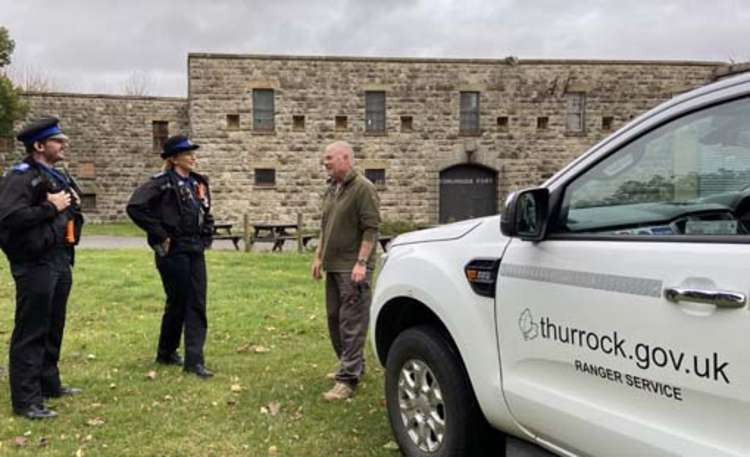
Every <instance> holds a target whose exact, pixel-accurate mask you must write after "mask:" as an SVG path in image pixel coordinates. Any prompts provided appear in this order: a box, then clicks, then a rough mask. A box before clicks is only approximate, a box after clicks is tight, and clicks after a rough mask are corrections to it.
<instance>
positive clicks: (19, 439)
mask: <svg viewBox="0 0 750 457" xmlns="http://www.w3.org/2000/svg"><path fill="white" fill-rule="evenodd" d="M28 441H29V440H28V439H27V438H26V437H23V436H17V437H16V438H15V439H14V440H13V442H14V443H16V446H19V447H21V446H26V443H27V442H28Z"/></svg>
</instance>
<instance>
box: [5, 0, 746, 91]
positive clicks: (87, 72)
mask: <svg viewBox="0 0 750 457" xmlns="http://www.w3.org/2000/svg"><path fill="white" fill-rule="evenodd" d="M0 26H5V27H6V28H7V29H8V30H9V31H10V34H11V38H13V39H14V40H15V42H16V50H15V52H14V54H13V64H12V68H11V70H12V71H14V72H15V73H16V74H24V73H25V74H32V75H34V74H36V75H43V76H46V77H47V78H48V79H49V80H50V81H51V83H52V84H53V86H54V88H56V89H62V90H65V91H71V92H86V93H122V92H123V90H124V85H125V83H126V82H127V81H128V80H129V79H130V80H132V78H133V75H134V74H135V75H138V77H141V78H143V77H144V76H145V79H147V85H148V88H149V94H150V95H167V96H180V97H184V96H186V95H187V54H188V53H190V52H210V53H232V54H289V55H347V56H383V57H391V56H393V57H396V56H398V57H465V58H504V57H507V56H510V55H513V56H516V57H518V58H520V59H528V58H550V59H555V58H575V59H578V58H582V59H589V58H591V59H639V60H640V59H658V60H663V59H666V60H710V61H735V62H738V61H747V60H750V0H599V1H596V0H456V1H449V0H431V1H430V0H334V1H325V2H324V1H320V2H314V1H303V0H272V1H256V0H246V1H240V0H205V1H199V0H125V1H116V0H65V1H59V0H57V1H52V0H49V1H43V0H0Z"/></svg>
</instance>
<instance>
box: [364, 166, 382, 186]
mask: <svg viewBox="0 0 750 457" xmlns="http://www.w3.org/2000/svg"><path fill="white" fill-rule="evenodd" d="M365 177H366V178H367V179H369V180H370V181H371V182H372V183H373V184H375V185H376V186H385V169H383V168H368V169H366V170H365Z"/></svg>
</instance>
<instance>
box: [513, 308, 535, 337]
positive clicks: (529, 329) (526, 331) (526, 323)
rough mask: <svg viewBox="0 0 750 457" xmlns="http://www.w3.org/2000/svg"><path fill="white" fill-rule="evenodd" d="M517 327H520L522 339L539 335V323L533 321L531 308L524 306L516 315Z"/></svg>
mask: <svg viewBox="0 0 750 457" xmlns="http://www.w3.org/2000/svg"><path fill="white" fill-rule="evenodd" d="M518 328H519V329H521V334H522V335H523V339H524V341H529V340H533V339H534V338H536V337H537V336H539V324H537V323H536V322H534V316H532V315H531V310H530V309H529V308H526V309H525V310H523V312H522V313H521V315H520V316H519V317H518Z"/></svg>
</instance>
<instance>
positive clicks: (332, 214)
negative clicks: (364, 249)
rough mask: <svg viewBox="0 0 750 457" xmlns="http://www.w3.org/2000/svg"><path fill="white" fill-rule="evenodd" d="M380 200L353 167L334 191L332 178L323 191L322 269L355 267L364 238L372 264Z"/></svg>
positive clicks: (378, 223) (368, 262)
mask: <svg viewBox="0 0 750 457" xmlns="http://www.w3.org/2000/svg"><path fill="white" fill-rule="evenodd" d="M379 207H380V202H379V201H378V194H377V192H375V186H374V185H373V184H372V183H371V182H370V181H369V180H368V179H367V178H365V177H364V176H362V175H360V174H359V173H357V172H356V171H354V170H352V171H350V172H349V173H348V174H347V175H346V177H345V178H344V182H343V184H342V185H341V188H340V189H339V191H338V192H336V182H335V181H333V180H331V181H330V182H329V186H328V188H327V189H326V192H325V194H324V195H323V218H322V221H321V230H320V243H321V244H320V259H321V260H322V263H323V269H325V270H326V271H331V272H346V271H351V270H352V268H354V264H355V263H356V262H357V255H358V254H359V248H360V246H361V245H362V241H363V240H368V241H372V243H373V247H372V251H371V252H370V257H369V259H368V261H367V267H368V268H370V269H372V268H373V267H374V266H375V251H376V249H375V248H376V245H377V241H378V226H379V225H380V209H379Z"/></svg>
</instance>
